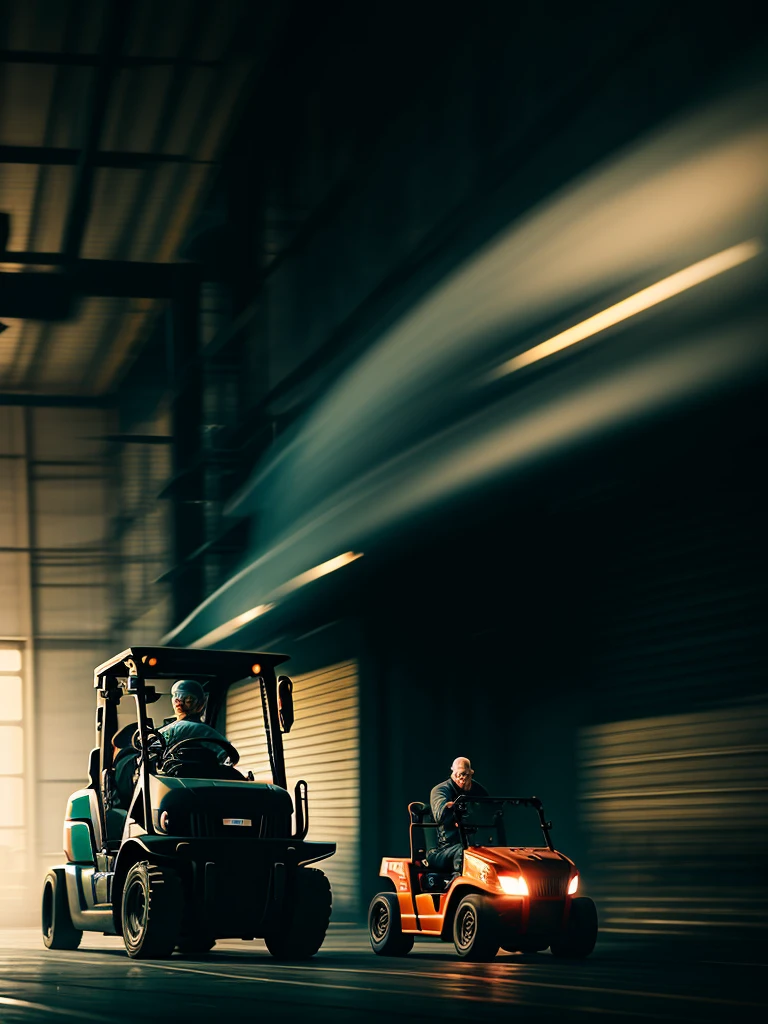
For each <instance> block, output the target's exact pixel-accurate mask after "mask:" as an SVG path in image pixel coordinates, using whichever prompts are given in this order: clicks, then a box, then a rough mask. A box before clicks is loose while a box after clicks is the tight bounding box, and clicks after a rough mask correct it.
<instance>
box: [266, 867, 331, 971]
mask: <svg viewBox="0 0 768 1024" xmlns="http://www.w3.org/2000/svg"><path fill="white" fill-rule="evenodd" d="M293 884H294V891H293V893H292V894H291V895H290V897H289V900H288V906H287V908H286V909H287V913H286V914H285V915H284V916H283V917H282V918H281V919H280V920H279V922H278V923H277V924H275V925H274V926H273V927H272V928H271V929H270V931H269V932H268V933H267V934H266V935H265V936H264V941H265V942H266V944H267V949H268V950H269V952H270V953H271V954H272V956H273V957H275V959H277V960H309V958H310V957H313V956H314V955H315V953H316V952H317V951H318V949H320V947H321V946H322V944H323V940H324V939H325V933H326V932H327V931H328V922H329V921H330V918H331V905H332V898H331V886H330V883H329V881H328V879H327V878H326V877H325V875H324V874H323V872H322V871H318V869H317V868H298V869H297V871H296V876H295V878H294V882H293Z"/></svg>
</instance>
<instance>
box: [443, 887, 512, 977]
mask: <svg viewBox="0 0 768 1024" xmlns="http://www.w3.org/2000/svg"><path fill="white" fill-rule="evenodd" d="M500 933H501V926H500V924H499V915H498V914H497V913H496V911H495V910H494V909H493V906H492V905H491V901H490V900H489V899H488V898H487V897H486V896H481V895H480V894H479V893H476V892H471V893H470V894H469V895H468V896H465V897H464V899H463V900H462V901H461V903H460V904H459V905H458V907H457V908H456V916H455V917H454V919H453V944H454V946H455V947H456V952H457V953H458V954H459V956H460V957H461V958H462V959H463V960H493V958H494V957H495V956H496V954H497V953H498V951H499V946H500V945H501V941H500V940H501V934H500Z"/></svg>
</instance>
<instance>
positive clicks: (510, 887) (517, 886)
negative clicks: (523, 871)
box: [499, 875, 528, 896]
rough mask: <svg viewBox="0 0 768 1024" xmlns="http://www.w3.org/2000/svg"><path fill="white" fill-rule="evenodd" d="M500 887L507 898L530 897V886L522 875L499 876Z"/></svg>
mask: <svg viewBox="0 0 768 1024" xmlns="http://www.w3.org/2000/svg"><path fill="white" fill-rule="evenodd" d="M499 885H500V886H501V888H502V890H503V891H504V892H505V893H506V894H507V896H527V895H528V886H527V885H526V882H525V879H524V878H523V876H522V875H499Z"/></svg>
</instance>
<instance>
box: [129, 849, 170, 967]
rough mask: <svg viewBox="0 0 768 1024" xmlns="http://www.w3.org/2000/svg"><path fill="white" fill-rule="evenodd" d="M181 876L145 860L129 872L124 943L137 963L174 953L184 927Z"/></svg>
mask: <svg viewBox="0 0 768 1024" xmlns="http://www.w3.org/2000/svg"><path fill="white" fill-rule="evenodd" d="M181 910H182V892H181V882H180V880H179V877H178V875H176V874H174V872H173V871H169V870H168V869H167V868H159V867H157V865H155V864H150V863H149V862H148V861H146V860H142V861H139V863H138V864H134V865H133V867H132V868H130V870H129V871H128V874H127V875H126V878H125V886H124V888H123V903H122V911H123V941H124V942H125V948H126V949H127V950H128V956H130V957H133V958H134V959H135V960H153V959H160V960H163V959H166V958H167V957H170V955H171V954H172V953H173V950H174V947H175V946H176V942H177V939H178V935H179V926H180V924H181Z"/></svg>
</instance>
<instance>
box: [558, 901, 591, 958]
mask: <svg viewBox="0 0 768 1024" xmlns="http://www.w3.org/2000/svg"><path fill="white" fill-rule="evenodd" d="M596 941H597V907H596V906H595V904H594V903H593V902H592V900H591V899H590V898H589V896H579V897H577V898H576V899H575V900H574V901H573V902H572V903H571V913H570V917H569V918H568V926H567V927H566V929H565V931H564V932H563V934H562V935H561V936H560V938H559V939H557V940H556V941H555V942H553V943H552V945H551V946H550V949H551V950H552V955H553V956H559V957H567V958H568V959H569V960H583V959H584V957H586V956H589V954H590V953H591V952H592V950H593V949H594V948H595V942H596Z"/></svg>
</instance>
